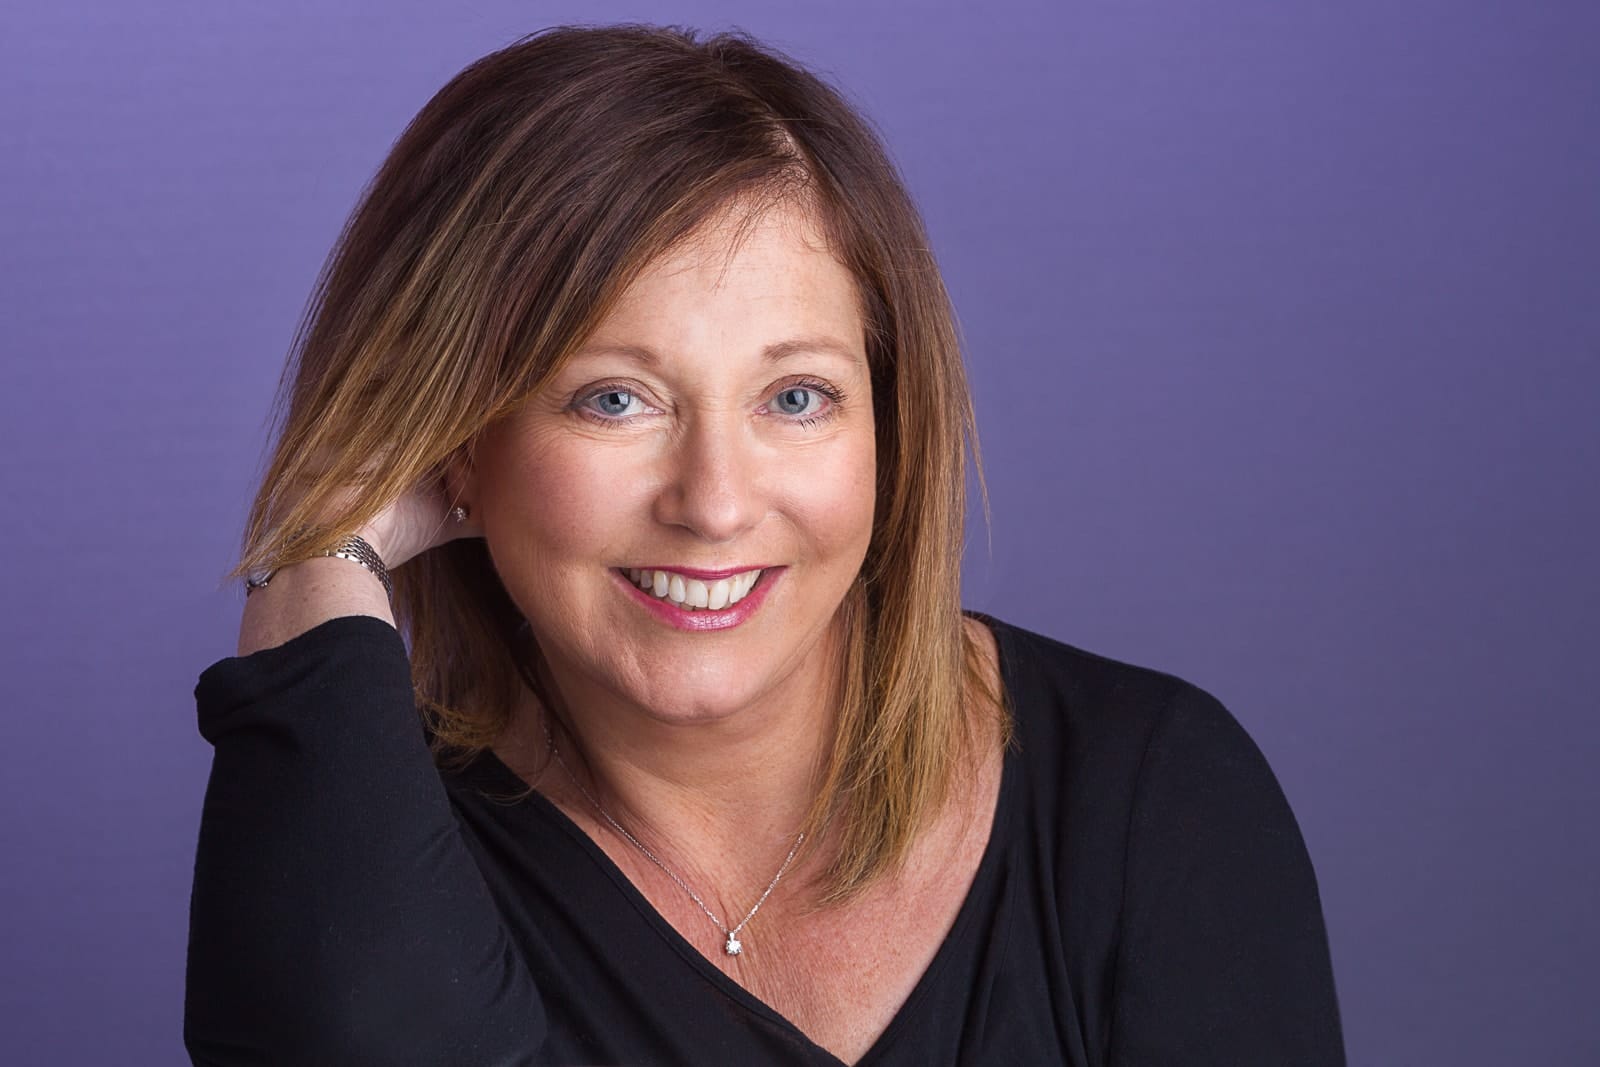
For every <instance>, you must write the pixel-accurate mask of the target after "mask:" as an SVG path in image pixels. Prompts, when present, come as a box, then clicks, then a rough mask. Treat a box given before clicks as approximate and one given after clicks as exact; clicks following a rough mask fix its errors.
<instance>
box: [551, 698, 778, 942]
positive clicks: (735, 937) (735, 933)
mask: <svg viewBox="0 0 1600 1067" xmlns="http://www.w3.org/2000/svg"><path fill="white" fill-rule="evenodd" d="M540 725H541V726H543V727H544V736H545V740H546V741H547V742H549V745H550V755H552V756H554V757H555V760H556V762H557V763H559V764H560V765H561V769H562V771H564V772H566V775H567V779H568V780H569V781H571V782H572V784H573V785H575V786H577V788H578V792H580V793H582V794H583V797H584V799H585V800H587V801H588V802H589V803H590V804H591V805H592V806H593V807H594V810H595V811H597V812H599V813H600V817H601V818H602V819H604V820H605V821H606V822H608V823H610V824H611V828H612V829H613V830H615V831H616V832H617V833H619V834H621V835H622V836H623V837H624V838H626V839H627V840H628V843H629V844H631V845H632V846H633V847H634V848H636V849H638V850H639V851H640V852H643V853H644V855H645V858H646V859H648V860H649V861H650V862H651V863H653V864H655V865H656V866H657V867H660V868H661V869H662V870H663V871H664V872H666V875H667V877H668V878H671V879H672V880H673V881H674V882H676V883H677V885H678V888H679V889H681V890H683V891H684V892H685V893H687V894H689V899H690V900H692V901H694V902H695V903H696V904H698V905H700V910H701V911H703V912H705V913H706V918H708V919H710V920H711V921H712V922H714V923H716V924H717V929H718V930H721V931H722V933H723V934H724V935H725V936H726V937H727V940H726V941H724V942H723V944H722V951H724V952H726V953H727V954H728V955H730V956H737V955H738V954H739V953H741V952H743V951H744V942H742V941H740V940H739V931H740V930H743V929H744V927H745V924H746V923H748V922H749V921H750V920H751V919H753V918H755V917H756V912H758V911H760V910H761V905H763V904H765V903H766V902H767V897H768V896H770V895H771V894H772V891H773V890H774V889H776V888H777V887H778V879H780V878H782V877H783V872H784V871H786V870H788V869H789V862H790V861H791V860H793V859H794V854H795V853H796V852H798V851H800V842H802V841H804V840H805V839H806V835H805V831H804V830H802V831H801V832H800V836H799V837H797V838H795V839H794V847H793V848H791V849H790V850H789V855H787V856H785V857H784V860H783V866H781V867H779V868H778V873H777V874H775V875H773V876H772V881H771V882H769V883H767V888H766V889H765V890H764V891H763V892H762V894H761V899H760V900H757V901H756V902H755V906H754V907H752V908H751V909H750V913H749V914H748V915H746V916H745V917H744V918H743V919H741V920H739V925H738V926H735V927H734V928H733V929H732V930H730V929H728V927H727V926H726V925H724V924H723V922H722V920H721V919H719V918H717V917H716V915H715V914H714V913H713V912H712V910H711V909H710V908H708V907H706V902H705V901H703V900H701V899H700V894H698V893H696V892H695V891H694V890H693V889H690V888H689V887H688V885H686V884H685V883H684V881H683V879H682V878H679V877H678V876H677V874H676V873H674V872H673V870H672V868H671V867H668V866H667V865H666V864H665V863H662V862H661V860H659V859H658V858H656V854H655V853H654V852H651V851H650V850H649V849H648V848H646V847H645V846H644V844H643V842H641V841H640V840H639V839H638V838H637V837H634V836H633V835H632V834H630V833H629V832H628V830H627V828H626V827H625V826H623V825H622V824H621V823H619V822H618V821H617V820H615V819H613V818H612V817H611V813H610V812H608V811H606V809H605V808H603V807H601V806H600V802H599V801H598V800H596V799H595V798H594V794H593V793H590V792H589V791H588V790H587V789H585V788H584V787H583V783H582V782H580V781H578V776H577V775H575V774H573V773H572V768H571V767H568V766H567V761H566V760H564V759H562V758H561V753H560V752H558V751H557V750H556V739H555V735H554V734H552V733H551V732H550V725H549V723H545V722H541V723H540Z"/></svg>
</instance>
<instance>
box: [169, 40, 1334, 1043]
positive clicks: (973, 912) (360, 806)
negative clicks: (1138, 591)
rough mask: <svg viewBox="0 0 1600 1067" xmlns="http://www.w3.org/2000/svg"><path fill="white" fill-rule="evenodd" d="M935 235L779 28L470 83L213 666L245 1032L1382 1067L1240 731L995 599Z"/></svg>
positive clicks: (317, 316)
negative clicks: (1026, 624) (979, 541)
mask: <svg viewBox="0 0 1600 1067" xmlns="http://www.w3.org/2000/svg"><path fill="white" fill-rule="evenodd" d="M928 248H929V242H928V240H927V237H926V235H925V233H924V231H923V228H922V224H921V222H920V219H919V218H918V215H917V212H916V209H915V207H914V205H913V204H912V203H911V201H910V199H909V197H908V196H907V194H906V192H905V190H904V188H903V186H902V185H901V183H900V181H899V179H898V177H897V176H896V174H895V172H894V168H893V167H892V166H891V164H890V163H889V161H888V159H887V156H886V154H885V153H884V151H883V149H882V146H881V145H880V144H879V143H878V142H877V140H876V139H875V138H874V136H873V135H872V133H871V132H870V130H869V128H868V126H867V125H866V123H865V122H864V121H863V120H862V119H861V118H860V117H859V116H857V115H856V114H855V113H854V112H853V111H852V110H851V109H850V108H849V107H848V106H847V105H846V104H845V103H844V102H843V100H842V99H841V98H840V96H839V95H838V94H837V93H836V92H835V91H834V90H832V89H831V88H829V87H828V86H826V85H825V84H824V83H823V82H821V81H820V80H819V79H817V78H816V77H815V76H813V75H811V74H809V73H808V72H806V71H805V70H804V69H803V68H801V67H799V66H798V65H797V64H794V63H793V62H792V61H790V60H788V59H786V58H784V57H782V56H780V55H778V54H777V53H775V52H773V51H771V50H770V49H766V48H764V47H763V46H761V45H760V44H758V43H757V42H755V41H752V40H750V39H749V38H748V37H745V36H741V35H734V34H724V35H719V36H715V37H712V38H710V39H707V40H697V39H696V38H695V37H694V36H693V35H692V34H689V33H686V32H684V31H679V30H667V29H657V28H653V27H643V26H617V27H602V28H583V29H577V28H562V29H557V30H553V31H549V32H546V33H543V34H539V35H536V36H533V37H530V38H528V39H526V40H524V41H521V42H519V43H517V44H515V45H513V46H511V47H509V48H507V49H504V50H502V51H500V52H497V53H494V54H493V55H490V56H488V57H485V58H484V59H482V60H480V61H479V62H477V63H475V64H473V65H472V66H471V67H469V68H468V69H467V70H465V71H463V72H462V73H461V74H460V75H458V76H457V77H456V78H455V79H454V80H452V81H451V82H450V84H448V85H447V86H445V88H444V89H443V90H441V91H440V93H439V94H438V95H437V96H436V97H435V98H434V99H433V100H432V101H431V102H429V104H428V105H427V106H426V107H425V108H424V109H423V110H422V112H421V113H420V114H419V115H418V116H417V118H416V119H415V120H414V121H413V122H412V124H411V125H410V126H409V127H408V128H407V130H406V131H405V133H404V135H403V136H402V137H401V138H400V140H399V141H398V142H397V144H396V145H395V147H394V149H393V151H392V152H391V154H390V156H389V158H388V160H387V161H386V162H385V163H384V165H383V167H382V169H381V170H380V172H379V174H378V176H377V178H376V179H375V180H374V181H373V183H372V185H371V187H370V188H369V189H368V191H367V194H366V196H365V198H364V200H363V202H362V204H361V206H360V207H359V208H358V210H357V211H356V213H355V215H354V217H353V218H352V219H351V221H350V223H349V225H348V226H347V228H346V230H345V233H344V235H343V236H342V238H341V241H340V244H339V246H338V248H336V249H335V252H334V254H333V256H332V257H331V259H330V261H329V264H328V267H327V269H326V271H325V272H324V276H323V278H322V279H321V281H320V284H319V289H318V293H317V296H316V299H315V300H314V301H313V303H312V307H311V309H310V312H309V314H308V317H307V321H306V326H305V328H304V329H303V331H302V333H301V336H300V337H299V338H298V341H297V345H298V353H297V359H296V360H295V362H294V364H293V366H292V367H291V373H290V374H289V375H288V376H287V378H286V381H287V382H288V383H289V388H288V391H287V393H286V395H285V397H284V400H285V402H286V403H285V406H286V410H285V412H284V414H283V419H282V422H281V427H280V432H279V434H278V440H277V443H276V448H275V451H274V454H273V459H272V463H271V465H270V467H269V469H268V471H267V473H266V476H265V478H264V479H263V481H262V484H261V487H260V490H259V492H258V494H257V497H256V501H255V504H254V507H253V509H252V512H251V516H250V521H249V524H248V528H247V530H246V533H245V545H244V552H243V558H242V559H241V561H240V564H239V566H238V568H237V570H236V574H237V575H239V576H242V577H245V578H246V583H247V589H248V590H249V592H250V594H251V595H250V596H249V598H248V599H247V600H246V604H245V609H244V616H243V620H242V623H241V627H240V637H239V647H238V655H236V656H234V657H231V658H229V659H225V660H222V661H220V662H218V663H215V664H213V665H212V666H210V667H209V668H207V669H206V671H205V672H204V673H202V675H201V677H200V680H199V684H198V686H197V687H196V700H197V706H198V712H199V722H200V729H201V732H202V734H203V735H204V736H205V737H206V738H207V740H209V741H211V742H212V744H213V745H214V746H215V748H216V755H215V760H214V763H213V769H212V776H211V781H210V784H209V787H208V789H207V792H206V797H205V804H204V810H203V812H202V819H201V834H200V841H199V846H198V850H197V856H196V865H195V885H194V893H193V896H192V900H191V928H190V946H189V969H188V989H187V998H186V1003H185V1028H184V1032H185V1041H186V1044H187V1046H188V1048H189V1050H190V1054H191V1055H192V1057H193V1058H194V1060H195V1062H197V1063H209V1064H232V1063H240V1064H242V1063H261V1062H269V1063H274V1064H294V1063H330V1062H337V1063H343V1064H365V1063H372V1064H378V1063H382V1064H395V1063H419V1064H423V1063H426V1064H477V1063H496V1064H512V1063H516V1064H523V1063H527V1064H532V1063H707V1062H715V1063H737V1064H746V1063H752V1064H753V1063H783V1064H837V1063H839V1062H841V1061H843V1062H849V1063H856V1062H861V1063H865V1062H868V1061H870V1062H872V1063H877V1064H918V1065H924V1064H958V1063H959V1064H979V1063H998V1062H1004V1063H1030V1064H1033V1063H1069V1064H1085V1065H1086V1064H1130V1065H1131V1064H1140V1063H1158V1062H1159V1063H1166V1062H1184V1063H1229V1064H1254V1063H1260V1064H1266V1063H1274V1064H1276V1063H1286V1062H1294V1063H1300V1064H1332V1063H1338V1062H1341V1061H1342V1052H1341V1047H1340V1036H1339V1026H1338V1013H1337V1004H1336V1000H1335V997H1334V993H1333V985H1332V976H1331V971H1330V967H1329V961H1328V950H1327V944H1326V938H1325V934H1324V932H1323V926H1322V918H1321V913H1320V904H1319V901H1318V896H1317V890H1316V883H1315V878H1314V876H1313V874H1312V871H1311V867H1310V863H1309V860H1308V858H1307V857H1306V854H1305V849H1304V846H1303V844H1302V842H1301V840H1300V836H1299V832H1298V829H1297V827H1296V825H1295V822H1294V819H1293V816H1292V814H1291V813H1290V811H1289V809H1288V807H1287V805H1286V803H1285V802H1284V799H1283V795H1282V792H1281V791H1280V790H1279V789H1278V786H1277V783H1276V781H1275V779H1274V778H1273V776H1272V773H1271V771H1270V769H1268V767H1267V766H1266V764H1265V762H1264V760H1262V758H1261V755H1260V753H1259V751H1258V750H1257V749H1256V748H1255V747H1254V745H1253V744H1252V743H1251V741H1250V739H1249V738H1248V737H1247V736H1246V735H1245V734H1244V733H1243V731H1242V730H1241V729H1240V728H1239V726H1238V724H1237V723H1236V722H1235V721H1234V720H1233V718H1232V716H1231V715H1229V713H1228V712H1227V711H1226V710H1225V709H1224V708H1223V707H1222V706H1221V705H1220V704H1218V703H1217V702H1216V701H1215V700H1213V699H1212V698H1210V697H1209V696H1208V695H1207V694H1205V693H1203V692H1201V691H1200V690H1198V689H1196V688H1195V687H1193V686H1191V685H1188V684H1187V683H1184V682H1182V681H1180V680H1178V679H1175V678H1172V677H1170V676H1168V675H1165V674H1161V673H1159V672H1156V671H1152V670H1148V669H1145V668H1139V667H1134V666H1131V665H1127V664H1120V663H1115V662H1113V661H1110V660H1106V659H1103V658H1101V657H1096V656H1093V655H1090V654H1089V653H1086V652H1081V651H1079V650H1076V649H1072V648H1070V647H1069V646H1066V645H1063V644H1060V643H1058V642H1055V641H1052V640H1051V639H1049V638H1047V637H1044V636H1042V635H1039V634H1034V633H1031V632H1029V631H1027V630H1024V629H1021V628H1020V627H1016V626H1011V625H1008V624H1006V623H1004V622H1002V621H1001V620H999V619H995V618H993V617H990V616H986V615H980V614H977V613H970V612H963V610H962V608H961V603H960V566H959V564H960V552H961V546H962V541H963V531H962V522H963V519H964V515H965V503H966V502H965V496H964V484H965V483H964V478H965V464H966V461H967V459H968V457H969V455H970V456H971V458H972V459H973V460H974V461H976V458H977V457H976V449H975V442H974V436H973V426H972V409H971V404H970V401H969V400H968V395H967V389H966V382H965V377H964V372H963V368H962V359H961V353H960V351H959V347H958V345H957V341H956V333H955V329H954V325H953V322H954V318H953V314H952V312H951V309H950V306H949V302H948V299H947V297H946V295H945V292H944V289H943V287H942V284H941V282H940V279H939V273H938V270H937V267H936V265H935V263H934V261H933V259H932V257H931V254H930V253H929V250H928ZM391 570H393V571H394V574H393V576H392V578H391V575H390V571H391ZM402 635H404V636H402ZM406 638H409V642H408V641H407V640H406Z"/></svg>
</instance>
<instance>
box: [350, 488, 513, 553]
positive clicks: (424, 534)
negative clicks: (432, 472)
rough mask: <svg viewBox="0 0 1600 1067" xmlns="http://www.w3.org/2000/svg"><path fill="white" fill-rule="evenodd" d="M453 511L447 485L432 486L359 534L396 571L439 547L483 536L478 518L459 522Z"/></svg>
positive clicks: (414, 493) (394, 504)
mask: <svg viewBox="0 0 1600 1067" xmlns="http://www.w3.org/2000/svg"><path fill="white" fill-rule="evenodd" d="M452 508H453V504H452V502H451V500H450V497H449V495H448V494H447V493H446V491H445V487H444V483H443V482H442V481H433V482H429V483H427V484H424V485H419V486H416V487H415V488H413V489H412V490H411V491H410V492H408V493H405V494H404V495H402V496H401V497H400V498H399V499H397V500H395V501H394V502H392V503H391V504H390V505H389V506H388V507H387V508H385V509H384V510H383V511H382V512H380V513H379V514H378V515H377V516H376V517H375V518H374V519H373V520H372V521H371V522H369V523H367V524H366V525H365V526H363V527H362V528H361V529H360V530H359V531H358V534H359V536H360V537H361V538H362V539H363V540H365V541H366V542H367V544H369V545H371V546H372V547H373V549H375V550H376V551H377V553H378V557H379V558H380V559H382V560H383V564H384V566H386V567H388V568H389V569H390V570H394V569H395V568H397V567H399V566H400V565H401V564H402V563H405V562H406V561H407V560H409V559H413V558H415V557H417V556H420V555H421V554H422V553H424V552H426V551H427V550H428V549H430V548H433V547H435V546H436V545H442V544H445V543H446V542H448V541H455V540H458V539H460V538H463V537H482V536H483V530H482V528H481V527H480V526H479V525H478V521H477V518H476V516H473V515H470V514H469V515H468V516H467V518H466V521H464V522H457V521H456V520H455V518H454V516H452V515H451V510H452Z"/></svg>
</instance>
